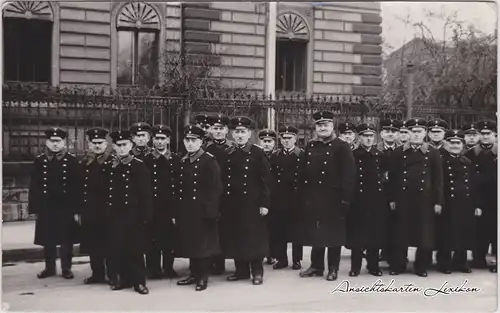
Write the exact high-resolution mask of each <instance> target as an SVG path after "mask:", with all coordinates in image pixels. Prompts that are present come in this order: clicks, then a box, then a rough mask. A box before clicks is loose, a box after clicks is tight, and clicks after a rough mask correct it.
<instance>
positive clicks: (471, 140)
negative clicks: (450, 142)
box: [464, 133, 479, 146]
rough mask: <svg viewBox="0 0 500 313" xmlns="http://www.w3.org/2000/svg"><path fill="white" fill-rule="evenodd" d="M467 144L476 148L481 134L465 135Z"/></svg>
mask: <svg viewBox="0 0 500 313" xmlns="http://www.w3.org/2000/svg"><path fill="white" fill-rule="evenodd" d="M464 137H465V144H467V145H468V146H475V145H477V143H478V142H479V133H470V134H465V136H464Z"/></svg>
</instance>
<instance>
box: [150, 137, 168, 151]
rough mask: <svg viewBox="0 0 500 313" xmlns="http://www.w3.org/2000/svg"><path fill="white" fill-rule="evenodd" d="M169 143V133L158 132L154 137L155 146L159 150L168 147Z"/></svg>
mask: <svg viewBox="0 0 500 313" xmlns="http://www.w3.org/2000/svg"><path fill="white" fill-rule="evenodd" d="M169 143H170V137H168V136H167V135H163V134H158V135H155V136H154V137H153V146H154V147H155V148H156V149H157V150H159V151H163V150H165V149H167V146H168V144H169Z"/></svg>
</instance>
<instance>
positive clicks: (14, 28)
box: [3, 18, 52, 82]
mask: <svg viewBox="0 0 500 313" xmlns="http://www.w3.org/2000/svg"><path fill="white" fill-rule="evenodd" d="M3 26H4V64H5V68H4V78H5V80H13V81H22V82H50V74H51V70H52V69H51V61H52V54H51V50H52V22H50V21H42V20H28V19H23V18H4V20H3Z"/></svg>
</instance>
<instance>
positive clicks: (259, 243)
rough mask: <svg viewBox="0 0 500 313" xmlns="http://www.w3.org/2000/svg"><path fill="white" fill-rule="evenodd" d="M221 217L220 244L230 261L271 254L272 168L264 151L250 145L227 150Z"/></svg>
mask: <svg viewBox="0 0 500 313" xmlns="http://www.w3.org/2000/svg"><path fill="white" fill-rule="evenodd" d="M227 152H228V157H227V164H226V166H225V167H226V170H225V171H224V172H225V173H226V175H225V176H224V177H223V179H224V180H223V185H224V193H223V208H222V214H221V223H220V224H221V234H222V238H221V243H222V250H223V254H224V255H225V256H226V257H228V258H235V259H242V260H252V259H258V258H263V257H265V256H267V255H268V254H269V235H268V227H267V223H268V219H267V218H268V217H267V216H261V215H260V207H265V208H267V209H270V208H269V205H270V190H269V188H270V187H269V186H270V179H271V176H270V175H271V173H270V166H269V162H268V159H267V157H266V156H265V154H264V151H263V150H262V149H261V148H259V147H257V146H255V145H252V144H250V143H247V144H246V145H245V146H244V148H242V149H240V148H237V147H236V146H232V147H230V148H228V150H227Z"/></svg>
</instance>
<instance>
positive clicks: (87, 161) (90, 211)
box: [80, 128, 116, 285]
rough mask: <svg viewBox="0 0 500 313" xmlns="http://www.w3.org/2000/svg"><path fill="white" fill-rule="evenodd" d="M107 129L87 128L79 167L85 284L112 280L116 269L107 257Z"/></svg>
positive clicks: (109, 158) (108, 216)
mask: <svg viewBox="0 0 500 313" xmlns="http://www.w3.org/2000/svg"><path fill="white" fill-rule="evenodd" d="M107 135H108V131H107V130H105V129H102V128H92V129H89V130H88V131H87V136H88V145H89V151H88V153H87V154H86V155H85V157H84V158H83V160H82V161H81V162H80V164H81V166H82V168H83V174H84V179H83V186H82V187H81V188H82V189H81V190H83V198H82V200H83V203H82V209H81V215H82V235H83V236H82V243H81V244H80V252H87V253H88V254H89V257H90V268H91V269H92V276H90V277H88V278H86V279H85V280H84V283H85V284H87V285H88V284H99V283H104V282H106V275H107V277H108V279H109V282H110V284H112V283H113V282H116V272H115V271H114V269H113V268H112V266H111V262H110V260H109V256H108V251H109V247H108V228H109V219H110V218H111V216H110V212H109V210H108V207H107V206H106V200H107V188H108V185H107V182H106V181H105V177H106V175H107V172H109V168H110V167H111V160H112V157H111V155H110V153H109V152H107V151H106V150H107V147H108V141H107V139H106V136H107Z"/></svg>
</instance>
